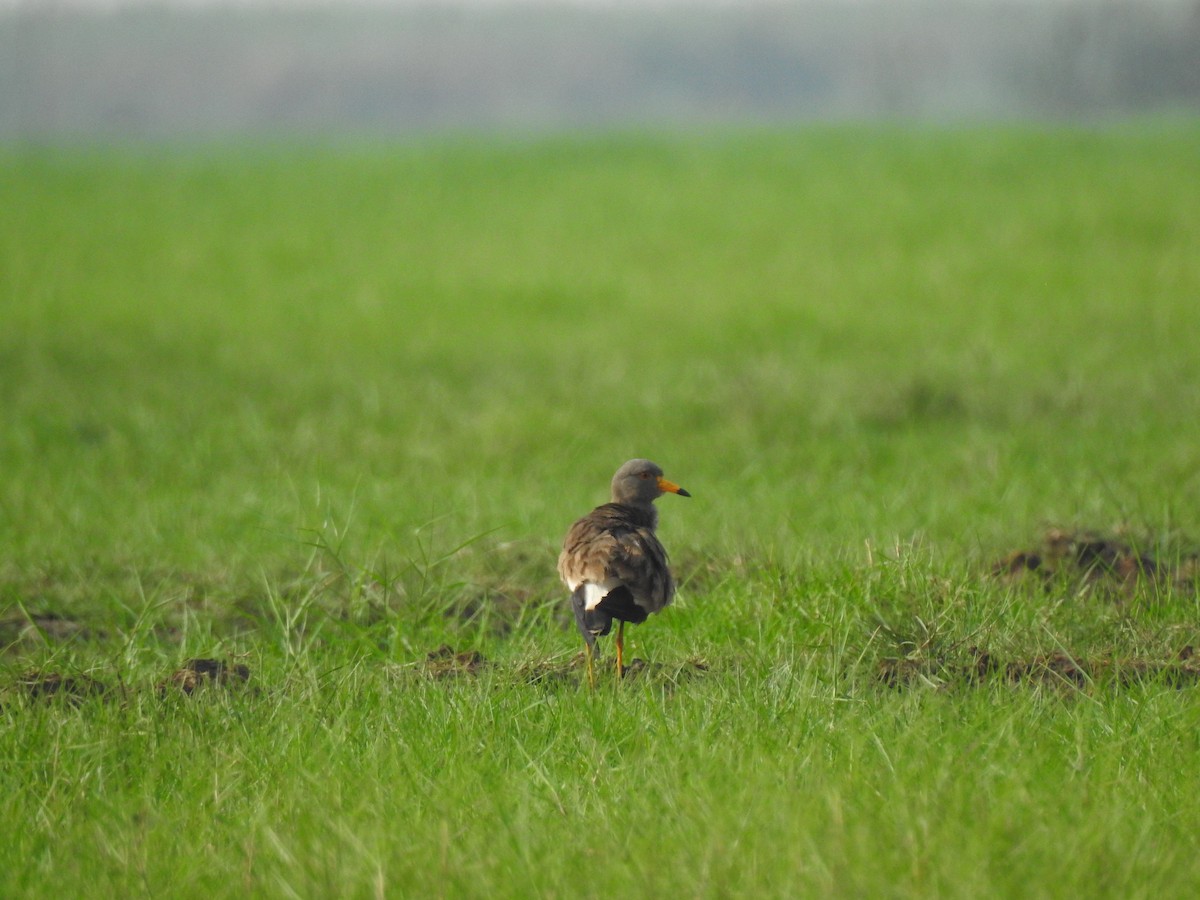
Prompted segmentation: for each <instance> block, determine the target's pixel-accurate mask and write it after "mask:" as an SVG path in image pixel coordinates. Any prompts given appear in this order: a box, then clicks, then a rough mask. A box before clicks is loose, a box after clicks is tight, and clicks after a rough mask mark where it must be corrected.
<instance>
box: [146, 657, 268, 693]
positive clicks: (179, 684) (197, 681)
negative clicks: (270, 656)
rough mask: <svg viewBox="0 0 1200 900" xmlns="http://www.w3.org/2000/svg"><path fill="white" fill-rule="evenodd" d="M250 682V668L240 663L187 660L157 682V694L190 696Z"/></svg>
mask: <svg viewBox="0 0 1200 900" xmlns="http://www.w3.org/2000/svg"><path fill="white" fill-rule="evenodd" d="M249 680H250V668H249V666H246V665H243V664H242V663H227V662H225V661H224V660H220V659H189V660H188V661H187V662H185V663H184V664H183V666H181V667H180V668H179V669H176V670H175V671H174V672H172V673H171V675H170V676H169V677H168V678H166V679H165V680H163V681H161V682H159V685H158V693H159V694H160V695H165V694H166V693H167V692H168V691H171V690H179V691H182V692H183V693H184V694H187V695H188V696H191V695H192V694H194V693H196V691H198V690H201V689H202V688H205V687H210V686H213V687H217V686H219V687H240V686H242V685H244V684H246V683H247V682H248V681H249Z"/></svg>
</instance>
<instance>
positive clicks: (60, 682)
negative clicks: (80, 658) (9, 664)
mask: <svg viewBox="0 0 1200 900" xmlns="http://www.w3.org/2000/svg"><path fill="white" fill-rule="evenodd" d="M16 687H17V689H18V690H20V691H21V692H22V693H24V694H25V695H26V696H27V697H29V698H30V699H33V700H51V699H54V698H56V697H57V698H62V699H65V700H66V701H67V702H68V703H71V704H78V703H80V702H81V701H82V700H83V699H84V698H85V697H93V696H101V695H104V694H107V693H108V692H109V690H110V688H109V686H108V685H107V684H105V683H104V682H102V681H98V680H97V679H95V678H92V677H91V676H89V675H64V674H62V673H61V672H37V671H30V672H26V673H25V674H23V675H22V676H21V677H20V678H18V679H17V683H16Z"/></svg>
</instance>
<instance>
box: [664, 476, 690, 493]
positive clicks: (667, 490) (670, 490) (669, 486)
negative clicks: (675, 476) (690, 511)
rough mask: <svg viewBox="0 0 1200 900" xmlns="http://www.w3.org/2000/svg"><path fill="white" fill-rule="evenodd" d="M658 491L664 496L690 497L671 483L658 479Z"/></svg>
mask: <svg viewBox="0 0 1200 900" xmlns="http://www.w3.org/2000/svg"><path fill="white" fill-rule="evenodd" d="M658 489H659V490H660V491H662V492H663V493H664V494H678V495H679V496H680V497H690V496H692V495H691V494H689V493H688V492H687V491H685V490H684V489H683V488H681V487H680V486H679V485H677V484H676V483H675V482H673V481H667V479H665V478H659V479H658Z"/></svg>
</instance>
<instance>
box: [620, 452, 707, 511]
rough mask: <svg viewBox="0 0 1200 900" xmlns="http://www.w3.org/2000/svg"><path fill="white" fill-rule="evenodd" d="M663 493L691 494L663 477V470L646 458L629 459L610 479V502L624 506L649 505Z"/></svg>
mask: <svg viewBox="0 0 1200 900" xmlns="http://www.w3.org/2000/svg"><path fill="white" fill-rule="evenodd" d="M663 494H678V495H679V496H680V497H690V496H692V495H691V494H689V493H688V492H687V491H685V490H684V489H683V488H681V487H680V486H679V485H677V484H675V483H674V482H671V481H667V479H665V478H663V470H662V469H661V468H659V467H658V466H657V465H656V464H655V463H652V462H650V460H648V459H631V460H630V461H629V462H627V463H625V465H623V466H621V468H619V469H617V474H616V475H614V476H613V480H612V502H613V503H620V504H623V505H625V506H650V505H651V504H652V503H654V501H655V500H657V499H658V498H659V497H661V496H662V495H663Z"/></svg>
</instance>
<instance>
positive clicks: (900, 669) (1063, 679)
mask: <svg viewBox="0 0 1200 900" xmlns="http://www.w3.org/2000/svg"><path fill="white" fill-rule="evenodd" d="M875 678H876V680H878V681H879V682H881V683H882V684H885V685H887V686H888V687H891V688H904V687H910V686H913V685H918V684H925V685H929V686H932V687H948V686H951V685H956V684H957V685H977V684H980V683H982V682H984V681H990V680H1002V681H1006V682H1009V683H1013V684H1044V685H1056V686H1066V687H1076V688H1086V687H1088V686H1090V685H1093V684H1107V685H1113V684H1115V685H1118V686H1120V687H1129V686H1131V685H1134V684H1137V683H1139V682H1144V681H1160V682H1162V683H1165V684H1169V685H1173V686H1175V687H1188V686H1191V685H1195V684H1200V654H1197V653H1196V652H1195V651H1194V649H1193V648H1192V647H1191V646H1187V647H1184V648H1183V649H1182V650H1181V651H1180V652H1179V654H1178V656H1177V657H1176V658H1175V659H1171V660H1166V659H1148V658H1138V657H1131V658H1126V659H1112V658H1107V657H1096V658H1091V659H1088V658H1083V657H1074V656H1071V655H1070V654H1067V653H1051V654H1039V655H1035V656H1030V657H1011V658H1004V657H1000V656H997V655H995V654H992V653H990V652H988V651H986V650H981V649H979V648H977V647H972V648H971V651H970V655H969V658H968V659H967V660H965V661H962V660H960V661H949V660H934V659H882V660H880V661H879V663H878V665H877V667H876V670H875Z"/></svg>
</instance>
